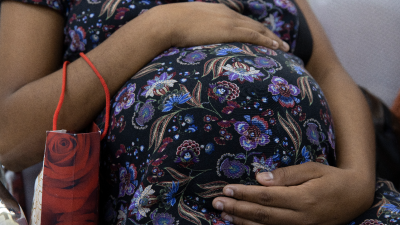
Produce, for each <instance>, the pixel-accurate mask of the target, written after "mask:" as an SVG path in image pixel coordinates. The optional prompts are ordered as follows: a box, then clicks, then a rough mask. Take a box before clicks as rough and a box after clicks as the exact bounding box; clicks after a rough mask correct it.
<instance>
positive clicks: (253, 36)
mask: <svg viewBox="0 0 400 225" xmlns="http://www.w3.org/2000/svg"><path fill="white" fill-rule="evenodd" d="M298 3H299V5H300V8H301V9H302V11H303V12H304V14H305V16H306V19H307V21H308V24H309V26H310V29H311V33H312V36H313V40H314V48H313V52H312V56H311V59H310V61H309V63H308V65H307V69H308V70H309V71H310V73H311V74H313V76H314V78H315V79H316V81H317V82H318V83H319V84H320V86H321V88H322V90H323V91H324V93H325V96H326V98H327V100H328V102H329V105H330V108H331V111H332V115H333V119H334V121H335V132H336V137H337V139H336V146H337V147H336V150H337V165H338V167H337V168H334V167H329V166H324V165H320V164H317V163H306V164H302V165H298V166H292V167H287V168H280V169H277V170H275V171H273V173H272V175H273V177H274V179H272V180H269V181H267V180H265V177H263V176H265V175H268V174H265V173H263V174H259V176H257V179H258V181H259V182H260V183H261V184H262V185H263V186H252V187H250V186H246V187H244V186H241V185H228V186H227V187H225V188H224V194H225V195H226V196H231V197H232V198H230V197H224V198H216V199H215V200H214V202H213V205H214V207H216V208H218V207H217V206H218V204H217V203H218V202H219V203H220V205H219V206H221V204H222V208H223V212H224V213H223V216H224V217H225V219H229V218H228V217H226V216H229V217H230V219H231V220H232V221H233V222H234V223H235V224H288V223H290V224H300V223H302V224H317V223H318V224H324V223H326V224H338V223H344V222H345V221H347V220H350V219H351V218H353V217H355V216H357V215H358V214H360V213H361V212H362V211H364V210H366V209H367V208H369V206H370V205H371V204H372V200H373V196H374V181H375V172H374V171H375V168H374V165H375V162H374V160H375V159H374V146H375V143H374V132H373V127H372V120H371V118H370V114H369V111H368V107H367V104H366V102H365V100H364V98H363V96H362V94H361V93H360V92H359V90H358V88H357V86H356V85H355V84H354V82H353V81H352V80H351V78H350V76H349V75H348V74H347V73H346V72H345V70H344V69H343V67H342V66H341V65H340V63H339V60H338V59H337V57H336V55H335V54H334V52H333V50H332V47H331V46H330V44H329V41H328V39H327V38H326V35H325V34H324V32H323V30H322V28H321V26H320V25H319V23H318V22H317V20H316V18H315V16H314V15H313V14H312V12H311V10H310V8H309V6H308V5H307V4H306V1H298ZM1 10H2V12H1V14H0V15H1V19H0V71H1V72H0V80H1V83H0V124H1V126H0V161H1V163H2V164H3V165H4V166H5V167H6V168H8V169H11V170H15V171H18V170H22V169H24V168H26V167H28V166H30V165H33V164H35V163H37V162H40V161H41V160H42V159H43V146H44V143H45V135H44V134H45V131H46V130H50V129H51V128H52V116H53V113H54V110H55V108H56V106H57V102H58V98H59V95H60V92H61V82H62V81H61V75H62V71H61V70H58V68H59V67H60V65H61V62H62V48H61V46H62V44H63V25H64V21H63V18H62V16H61V15H59V14H58V13H57V12H55V11H53V10H51V9H48V8H45V7H40V6H34V5H28V4H22V3H18V2H9V1H3V2H2V7H1ZM15 12H18V13H15ZM170 12H174V13H170ZM177 15H178V16H177ZM182 21H185V22H182ZM148 40H152V41H151V42H149V41H148ZM274 40H275V42H274ZM237 41H238V42H248V43H252V44H257V45H263V46H265V47H270V48H274V49H276V48H278V47H279V48H281V49H283V50H287V49H286V48H285V44H284V43H283V42H282V41H281V40H279V38H277V37H276V36H275V35H274V34H273V33H272V32H271V31H269V30H268V29H267V28H265V27H264V26H263V25H262V24H260V23H258V22H256V21H253V20H251V19H249V18H247V17H245V16H242V15H240V14H237V13H236V12H234V11H232V10H230V9H229V8H227V7H226V6H224V5H221V4H208V3H176V4H168V5H161V6H157V7H155V8H152V9H150V10H149V11H147V12H146V13H144V14H142V15H140V16H139V17H137V18H135V19H134V20H132V21H130V22H129V23H127V24H126V25H124V26H123V27H121V28H120V29H118V31H116V32H115V33H114V34H113V35H112V36H111V37H110V38H108V39H107V40H106V41H104V42H103V43H102V44H100V45H99V46H98V47H97V48H95V49H94V50H92V51H90V52H89V53H87V56H88V57H89V58H90V59H91V61H92V62H93V64H94V65H95V66H96V67H97V69H98V70H99V72H100V74H102V76H103V78H104V79H105V81H106V83H107V84H108V87H109V89H110V94H111V95H114V94H115V93H116V92H117V91H118V90H119V88H120V87H121V86H122V85H123V84H124V83H125V82H126V81H127V80H128V79H130V78H131V77H132V76H133V75H134V74H135V73H136V72H137V71H138V70H140V69H141V68H142V67H143V66H145V65H146V64H147V63H148V62H149V61H150V60H151V59H153V58H154V57H155V56H157V55H158V54H159V53H161V52H162V51H164V50H165V49H168V48H169V47H171V46H177V47H186V46H196V45H204V44H213V43H221V42H237ZM132 62H134V63H132ZM343 90H346V91H343ZM100 93H103V90H102V86H101V85H100V83H99V81H98V79H97V77H96V76H95V74H94V73H93V72H92V70H91V69H90V67H89V66H88V65H87V64H86V62H84V61H83V60H81V59H78V60H76V61H74V62H73V63H71V64H70V65H69V66H68V80H67V91H66V95H65V100H64V104H63V108H62V110H61V113H60V116H59V121H58V124H57V127H59V128H64V129H67V130H81V129H83V128H84V127H86V126H87V125H88V124H90V123H91V121H93V119H94V118H95V117H96V116H97V115H98V113H99V112H100V111H101V110H102V109H103V108H104V102H105V101H104V100H105V97H104V94H100ZM229 190H232V191H231V192H230V191H229ZM238 203H240V204H238Z"/></svg>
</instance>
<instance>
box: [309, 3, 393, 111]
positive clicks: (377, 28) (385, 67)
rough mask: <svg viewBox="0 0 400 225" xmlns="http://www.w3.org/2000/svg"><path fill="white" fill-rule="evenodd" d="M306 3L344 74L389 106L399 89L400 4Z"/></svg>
mask: <svg viewBox="0 0 400 225" xmlns="http://www.w3.org/2000/svg"><path fill="white" fill-rule="evenodd" d="M308 1H309V3H310V5H311V7H312V9H313V11H314V13H315V14H316V16H317V17H318V19H319V21H320V22H321V23H322V25H323V27H324V29H325V31H326V33H327V35H328V37H329V39H330V40H331V42H332V45H333V47H334V49H335V51H336V54H337V55H338V57H339V59H340V61H341V62H342V64H343V66H344V67H345V68H346V70H347V72H348V73H349V74H350V75H351V76H352V77H353V79H354V80H355V81H356V83H358V84H359V85H361V86H363V87H366V88H367V89H368V90H370V91H371V92H372V93H373V94H375V95H377V96H378V97H380V98H381V99H382V100H383V101H384V102H385V103H386V104H387V105H388V106H391V105H392V103H393V101H394V99H395V97H396V95H397V93H398V91H399V89H400V1H399V0H308Z"/></svg>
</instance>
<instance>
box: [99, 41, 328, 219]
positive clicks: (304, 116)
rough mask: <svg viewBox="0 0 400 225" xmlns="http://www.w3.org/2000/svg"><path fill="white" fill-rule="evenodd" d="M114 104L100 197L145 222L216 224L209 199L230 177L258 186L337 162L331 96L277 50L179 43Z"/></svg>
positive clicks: (130, 84) (132, 82)
mask: <svg viewBox="0 0 400 225" xmlns="http://www.w3.org/2000/svg"><path fill="white" fill-rule="evenodd" d="M112 104H113V105H112V118H111V121H112V123H111V126H110V127H111V128H110V131H109V135H108V139H107V140H106V142H105V147H104V149H103V152H102V154H103V157H102V158H103V163H102V165H103V166H102V174H104V178H103V179H102V183H104V185H103V187H105V188H103V192H104V193H105V194H104V195H103V196H105V197H106V198H107V199H110V196H113V198H115V199H119V201H121V202H124V204H123V208H124V210H125V211H126V212H127V215H129V216H128V217H129V218H132V220H134V221H136V222H138V223H145V222H147V221H150V220H154V219H155V217H157V216H159V217H160V218H164V219H165V218H167V217H168V218H169V219H171V220H174V221H175V220H180V221H181V222H182V223H187V222H188V221H189V222H192V223H197V224H201V223H205V224H209V222H211V221H212V220H218V216H217V215H218V213H216V212H215V211H214V210H213V208H212V207H211V202H212V199H213V198H215V197H216V196H219V195H221V193H222V188H223V187H224V186H225V185H226V184H228V183H242V184H257V182H256V180H255V176H256V174H257V173H260V172H264V171H272V170H274V169H276V168H278V167H284V166H290V165H295V164H300V163H305V162H308V161H317V162H320V163H324V164H334V148H335V142H334V133H333V127H332V120H331V116H330V112H329V108H328V105H327V102H326V100H325V98H324V95H323V93H322V91H321V90H320V88H319V86H318V84H317V83H316V82H315V80H314V79H313V78H312V77H311V76H310V75H309V74H308V72H307V71H306V70H305V69H304V68H303V66H302V65H301V60H300V59H298V58H297V57H295V56H293V55H290V54H287V53H284V52H282V51H279V50H276V51H274V50H271V49H268V48H265V47H261V46H255V45H251V44H242V43H229V44H217V45H208V46H198V47H192V48H172V49H169V50H168V51H166V52H164V53H163V54H161V55H160V56H158V57H156V58H155V59H154V60H153V61H152V62H151V63H149V64H148V65H147V66H146V67H145V68H143V69H142V70H141V71H139V72H138V73H137V74H136V75H135V76H133V77H132V79H131V80H130V81H129V82H127V83H126V85H125V86H124V87H123V88H122V89H121V90H120V92H119V93H118V94H117V95H116V96H115V97H114V101H113V103H112ZM99 121H102V120H101V119H100V120H99ZM99 123H101V122H99ZM121 204H122V203H121ZM117 205H118V204H116V205H114V210H115V207H117ZM108 206H109V204H108ZM118 207H119V206H118ZM111 208H113V207H109V209H107V210H111ZM107 215H109V214H107ZM151 215H152V216H151ZM110 218H111V217H110ZM110 218H107V219H110ZM157 218H158V217H157Z"/></svg>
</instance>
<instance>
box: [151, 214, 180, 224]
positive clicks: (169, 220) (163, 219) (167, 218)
mask: <svg viewBox="0 0 400 225" xmlns="http://www.w3.org/2000/svg"><path fill="white" fill-rule="evenodd" d="M151 220H152V221H153V224H154V225H173V224H174V222H175V217H173V216H172V215H171V214H168V213H158V214H156V215H155V216H154V217H153V218H151Z"/></svg>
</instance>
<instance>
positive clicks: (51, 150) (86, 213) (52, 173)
mask: <svg viewBox="0 0 400 225" xmlns="http://www.w3.org/2000/svg"><path fill="white" fill-rule="evenodd" d="M100 140H101V138H100V132H99V130H98V128H97V126H96V125H93V129H92V132H90V133H79V134H72V133H61V132H59V131H49V132H47V140H46V150H45V159H44V167H43V192H42V216H41V224H42V225H46V224H49V225H54V224H59V225H61V224H97V217H98V215H97V211H98V209H97V205H98V195H99V185H98V184H99V156H100Z"/></svg>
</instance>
